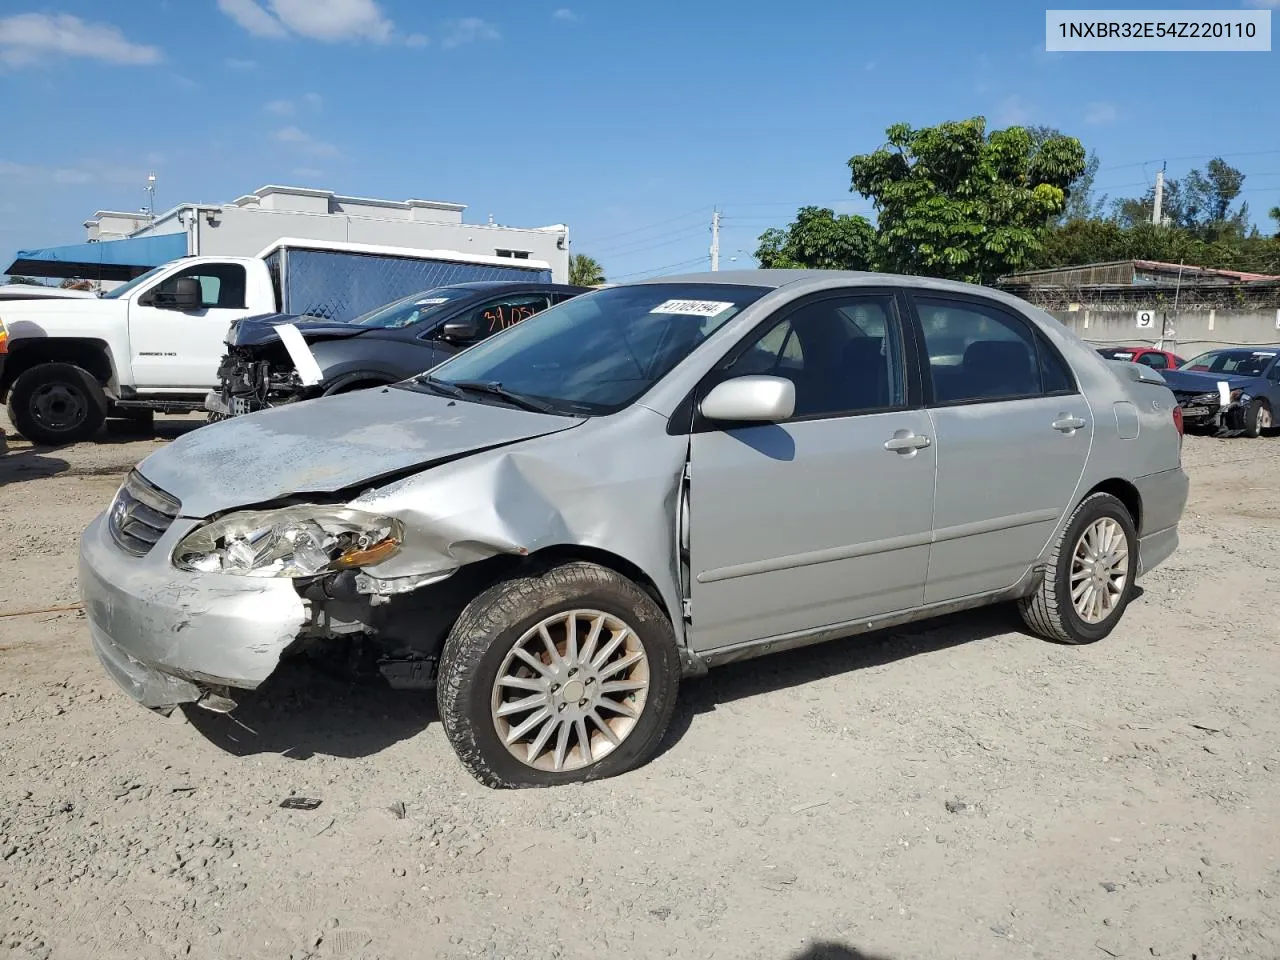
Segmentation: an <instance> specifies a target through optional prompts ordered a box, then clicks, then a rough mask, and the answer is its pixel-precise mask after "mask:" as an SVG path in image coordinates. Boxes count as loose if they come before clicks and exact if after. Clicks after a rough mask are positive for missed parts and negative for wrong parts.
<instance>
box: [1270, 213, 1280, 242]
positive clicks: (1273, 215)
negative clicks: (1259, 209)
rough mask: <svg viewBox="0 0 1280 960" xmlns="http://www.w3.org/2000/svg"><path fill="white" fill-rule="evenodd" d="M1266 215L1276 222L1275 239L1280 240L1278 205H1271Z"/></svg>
mask: <svg viewBox="0 0 1280 960" xmlns="http://www.w3.org/2000/svg"><path fill="white" fill-rule="evenodd" d="M1267 216H1268V217H1270V218H1271V219H1272V220H1274V221H1275V222H1276V239H1277V240H1280V207H1272V208H1271V209H1270V210H1268V211H1267Z"/></svg>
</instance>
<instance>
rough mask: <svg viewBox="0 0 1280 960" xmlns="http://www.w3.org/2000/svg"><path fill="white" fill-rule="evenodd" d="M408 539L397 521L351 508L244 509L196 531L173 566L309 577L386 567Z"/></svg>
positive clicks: (200, 570)
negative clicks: (402, 543)
mask: <svg viewBox="0 0 1280 960" xmlns="http://www.w3.org/2000/svg"><path fill="white" fill-rule="evenodd" d="M403 535H404V530H403V528H402V527H401V525H400V522H399V521H398V520H392V519H391V518H390V517H379V516H376V515H374V514H371V513H364V512H362V511H360V510H350V509H348V508H346V507H322V506H299V507H285V508H283V509H280V510H255V511H244V512H242V513H232V514H228V515H227V516H225V517H221V518H219V519H217V520H214V521H213V522H212V523H207V524H205V525H204V526H202V527H199V528H197V529H195V530H193V531H191V533H189V534H187V536H186V537H184V538H183V540H182V542H181V543H179V544H178V547H177V549H176V550H174V552H173V562H174V564H175V565H176V566H178V567H179V568H180V569H182V570H190V571H192V572H193V573H225V574H230V575H232V576H238V577H310V576H314V575H316V574H319V573H326V572H329V571H332V570H350V569H354V568H358V567H366V566H372V565H374V564H378V563H381V562H382V561H383V560H386V559H388V558H389V557H392V556H394V555H395V554H396V553H398V552H399V550H400V544H401V542H402V539H403Z"/></svg>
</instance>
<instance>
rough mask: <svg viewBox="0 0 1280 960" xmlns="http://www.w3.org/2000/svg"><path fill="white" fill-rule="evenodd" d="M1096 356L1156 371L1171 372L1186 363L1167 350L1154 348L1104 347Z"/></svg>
mask: <svg viewBox="0 0 1280 960" xmlns="http://www.w3.org/2000/svg"><path fill="white" fill-rule="evenodd" d="M1098 356H1100V357H1105V358H1106V359H1108V360H1128V361H1129V362H1131V363H1145V364H1146V365H1147V366H1148V367H1155V368H1156V369H1157V370H1173V369H1174V368H1176V367H1180V366H1182V365H1183V364H1184V363H1186V362H1187V361H1185V360H1183V359H1182V358H1181V357H1179V356H1177V355H1175V354H1172V353H1169V352H1168V351H1167V350H1156V349H1155V348H1154V347H1106V348H1105V349H1102V350H1099V351H1098Z"/></svg>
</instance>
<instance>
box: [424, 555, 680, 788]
mask: <svg viewBox="0 0 1280 960" xmlns="http://www.w3.org/2000/svg"><path fill="white" fill-rule="evenodd" d="M679 683H680V658H679V655H678V653H677V650H676V641H675V633H674V631H673V630H672V628H671V622H670V621H669V620H668V619H667V617H666V615H665V614H664V613H663V612H662V610H661V609H660V608H659V607H658V605H657V604H656V603H655V602H654V600H653V599H652V598H651V597H650V596H649V595H648V594H647V593H645V592H644V591H643V590H642V589H640V588H639V587H638V586H636V584H634V583H633V582H631V581H630V580H628V579H627V578H626V577H624V576H622V575H621V574H618V573H616V572H614V571H613V570H609V569H606V568H605V567H601V566H597V565H596V564H593V563H582V562H573V563H566V564H563V565H561V566H558V567H554V568H552V569H550V570H548V571H546V572H545V573H542V574H540V575H536V576H527V577H520V578H518V579H512V580H506V581H503V582H501V583H498V584H496V585H495V586H493V587H490V588H489V589H488V590H486V591H485V592H484V593H482V594H481V595H480V596H479V597H477V598H476V599H475V600H473V601H471V603H470V604H468V605H467V608H466V609H465V610H464V611H463V612H462V615H461V616H460V617H459V618H458V621H457V623H456V624H454V627H453V630H452V631H451V632H450V634H449V638H448V640H447V641H446V642H445V645H444V650H443V652H442V654H441V657H440V672H439V678H438V682H437V693H436V696H437V700H438V703H439V709H440V719H441V722H442V723H443V725H444V730H445V734H446V735H447V736H448V738H449V742H450V744H451V745H452V746H453V749H454V751H455V752H456V753H457V755H458V758H459V759H460V760H461V761H462V763H463V765H464V766H466V768H467V769H468V770H469V771H470V772H471V774H472V776H474V777H475V778H476V779H477V780H478V781H480V782H481V783H483V784H485V785H486V786H489V787H494V788H515V787H546V786H555V785H558V784H565V783H577V782H582V781H586V780H599V779H603V778H605V777H611V776H616V775H617V774H620V773H624V772H626V771H627V770H631V769H633V768H634V767H637V766H639V765H640V764H642V763H644V762H646V761H647V760H649V759H650V758H651V757H652V756H653V755H654V753H655V752H656V751H657V749H658V745H659V743H660V742H661V740H662V736H663V734H664V733H665V732H666V729H667V725H668V724H669V723H670V722H671V716H672V713H673V712H674V710H675V703H676V694H677V690H678V688H679Z"/></svg>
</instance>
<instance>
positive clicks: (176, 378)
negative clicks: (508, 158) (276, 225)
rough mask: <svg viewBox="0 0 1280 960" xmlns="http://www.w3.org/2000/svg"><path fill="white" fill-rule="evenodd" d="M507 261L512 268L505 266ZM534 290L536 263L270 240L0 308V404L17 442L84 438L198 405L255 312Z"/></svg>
mask: <svg viewBox="0 0 1280 960" xmlns="http://www.w3.org/2000/svg"><path fill="white" fill-rule="evenodd" d="M517 263H518V266H517V265H516V264H517ZM517 279H527V280H546V281H549V280H550V279H551V268H550V266H549V265H548V264H546V263H543V262H542V261H537V260H520V261H516V262H513V261H512V260H510V259H503V258H498V257H488V256H477V255H472V254H461V253H454V252H452V251H439V250H431V251H427V250H410V249H403V248H392V247H374V246H369V245H365V244H350V243H338V242H323V241H308V240H290V239H285V240H280V241H277V242H276V243H274V244H272V245H271V246H270V247H268V248H267V249H265V250H263V251H262V253H260V254H259V255H258V256H256V257H198V256H197V257H183V258H181V259H179V260H175V261H173V262H172V263H167V264H164V265H163V266H159V267H156V268H155V269H153V270H150V271H148V272H147V273H144V274H143V275H142V276H140V277H137V278H135V279H133V280H131V281H129V282H128V283H127V284H125V285H124V286H122V287H118V288H117V289H115V290H112V291H111V292H110V293H107V294H105V295H104V296H102V297H101V298H93V299H88V300H83V299H58V300H18V301H12V302H5V303H3V304H0V320H3V321H4V325H5V328H6V329H7V331H8V352H7V355H3V356H0V402H2V401H4V400H5V399H7V400H8V404H9V419H10V420H12V421H13V424H14V426H15V427H16V428H17V429H18V431H19V432H20V433H21V434H22V435H23V436H25V437H26V438H27V439H28V440H30V441H32V442H33V443H37V444H44V445H49V446H58V445H62V444H68V443H75V442H78V441H81V440H87V439H89V438H91V437H92V436H93V435H94V434H95V433H97V431H98V429H99V428H100V427H101V426H102V424H103V421H104V420H105V419H106V418H107V417H119V418H122V419H129V420H134V421H142V422H148V421H150V420H151V419H152V418H153V417H154V415H155V413H156V412H157V411H159V412H163V413H190V412H193V411H197V410H202V409H204V400H205V396H206V394H207V393H208V392H209V390H210V389H212V388H214V387H216V386H217V385H218V373H217V371H218V365H219V363H220V362H221V360H222V357H223V355H224V353H225V352H226V349H225V345H224V341H225V339H226V335H227V328H228V327H229V326H230V324H231V321H233V320H236V319H239V318H241V317H250V316H258V315H263V314H279V313H284V314H291V315H309V316H316V317H322V318H325V319H329V320H339V321H346V320H353V319H355V318H356V317H357V316H359V315H361V314H364V313H367V312H368V311H370V310H373V309H375V308H377V307H379V306H382V305H383V304H385V303H388V302H390V301H392V300H395V299H398V298H400V297H403V296H407V295H408V294H410V293H413V292H416V291H418V290H423V289H426V288H428V287H434V286H439V285H440V284H442V283H457V282H462V281H468V280H517Z"/></svg>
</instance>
